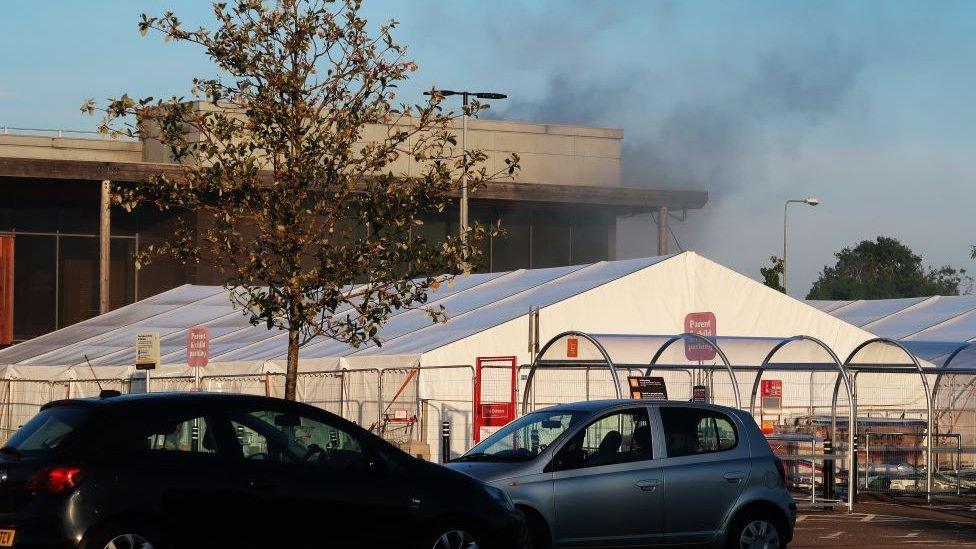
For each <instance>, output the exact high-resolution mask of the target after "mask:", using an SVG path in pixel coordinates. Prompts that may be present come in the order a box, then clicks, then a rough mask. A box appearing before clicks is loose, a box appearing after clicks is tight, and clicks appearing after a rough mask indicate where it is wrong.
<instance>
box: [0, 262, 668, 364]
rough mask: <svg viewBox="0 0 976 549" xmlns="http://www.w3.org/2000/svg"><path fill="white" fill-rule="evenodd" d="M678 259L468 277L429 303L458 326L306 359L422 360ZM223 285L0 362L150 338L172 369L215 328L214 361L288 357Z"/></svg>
mask: <svg viewBox="0 0 976 549" xmlns="http://www.w3.org/2000/svg"><path fill="white" fill-rule="evenodd" d="M669 257H671V256H665V257H651V258H640V259H632V260H626V261H609V262H607V261H604V262H600V263H594V264H591V265H575V266H569V267H555V268H550V269H533V270H527V269H521V270H517V271H512V272H508V273H484V274H473V275H470V276H466V277H458V278H457V279H456V280H455V281H454V283H453V284H445V285H443V286H442V287H441V288H440V289H439V290H437V291H435V292H433V293H432V294H431V298H430V300H429V302H428V305H443V306H444V307H445V308H446V312H447V314H448V316H449V317H450V320H449V321H447V322H446V323H441V324H433V323H432V322H431V320H430V317H429V316H428V315H427V314H426V313H424V312H423V311H420V310H412V311H397V312H395V313H394V315H393V316H392V317H391V318H390V320H389V321H388V322H387V323H386V324H385V325H384V326H383V328H382V329H381V330H380V332H379V337H380V339H381V340H382V341H384V345H383V346H382V347H376V346H365V347H361V348H359V349H355V348H352V347H349V346H347V345H344V344H340V343H337V342H335V341H332V340H326V339H323V340H322V341H321V342H314V343H311V344H309V345H308V346H306V347H305V348H303V349H302V355H301V356H302V358H303V359H317V358H326V357H347V356H351V355H356V356H371V355H372V356H375V355H382V356H387V355H411V354H420V353H423V352H425V351H428V350H432V349H436V348H439V347H442V346H444V345H447V344H449V343H452V342H454V341H458V340H460V339H463V338H465V337H467V336H470V335H472V334H476V333H479V332H481V331H484V330H486V329H488V328H491V327H493V326H496V325H499V324H502V323H504V322H507V321H510V320H513V319H515V318H518V317H520V316H523V315H525V314H526V312H527V311H528V308H529V306H530V305H532V306H536V307H545V306H547V305H551V304H553V303H557V302H559V301H562V300H565V299H568V298H570V297H572V296H574V295H577V294H579V293H581V292H585V291H587V290H591V289H593V288H596V287H599V286H601V285H603V284H606V283H609V282H611V281H613V280H616V279H619V278H622V277H625V276H627V275H629V274H631V273H634V272H636V271H639V270H641V269H645V268H647V267H650V266H652V265H655V264H657V263H659V262H662V261H665V260H667V259H668V258H669ZM230 292H231V291H230V290H227V289H225V288H222V287H219V286H193V285H184V286H180V287H177V288H174V289H172V290H169V291H166V292H163V293H161V294H158V295H156V296H153V297H150V298H147V299H144V300H142V301H139V302H137V303H133V304H131V305H127V306H125V307H122V308H120V309H117V310H115V311H112V312H110V313H107V314H104V315H101V316H97V317H94V318H91V319H89V320H86V321H84V322H80V323H78V324H75V325H72V326H68V327H66V328H63V329H61V330H58V331H55V332H52V333H50V334H47V335H44V336H41V337H38V338H35V339H32V340H29V341H26V342H24V343H20V344H18V345H14V346H13V347H10V348H8V349H4V350H2V351H0V365H3V364H16V365H31V366H33V365H50V366H55V365H57V366H61V367H69V366H74V365H80V364H84V362H85V355H87V356H88V358H89V359H90V360H91V362H92V364H94V365H95V366H107V365H130V364H133V363H134V362H135V351H134V348H133V347H134V341H135V337H136V334H138V333H140V332H147V331H155V332H158V333H159V335H160V352H161V355H162V362H163V364H182V363H185V362H186V357H185V344H186V330H187V329H188V328H190V327H193V326H206V327H208V328H209V329H210V334H211V339H212V341H211V345H210V354H211V358H210V360H211V361H212V362H221V363H223V362H243V361H260V360H272V359H276V358H281V357H283V356H284V355H285V353H286V344H287V341H286V340H287V338H286V336H285V334H284V333H283V332H280V331H276V330H267V329H266V328H264V327H263V326H252V325H251V324H250V322H249V321H248V316H247V315H246V314H244V312H243V311H242V310H240V309H239V308H238V307H236V306H235V305H234V304H233V303H232V301H231V293H230Z"/></svg>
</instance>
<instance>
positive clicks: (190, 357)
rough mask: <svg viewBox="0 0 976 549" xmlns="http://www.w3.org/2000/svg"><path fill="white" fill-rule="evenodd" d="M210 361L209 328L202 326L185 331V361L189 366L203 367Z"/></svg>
mask: <svg viewBox="0 0 976 549" xmlns="http://www.w3.org/2000/svg"><path fill="white" fill-rule="evenodd" d="M209 361H210V330H209V329H208V328H206V327H203V326H198V327H196V328H190V330H189V331H187V332H186V363H187V365H188V366H190V367H191V368H203V367H204V366H206V365H207V362H209Z"/></svg>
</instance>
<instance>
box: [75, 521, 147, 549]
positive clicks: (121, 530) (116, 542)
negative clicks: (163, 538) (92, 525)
mask: <svg viewBox="0 0 976 549" xmlns="http://www.w3.org/2000/svg"><path fill="white" fill-rule="evenodd" d="M160 547H163V545H162V544H161V543H160V539H159V535H158V533H157V532H156V529H155V528H153V527H152V526H149V525H148V524H145V523H142V522H137V521H118V522H112V523H109V524H105V525H103V526H99V527H97V528H96V529H95V530H94V531H93V532H92V534H91V535H90V536H88V538H87V539H86V540H85V543H84V544H83V545H82V548H83V549H160Z"/></svg>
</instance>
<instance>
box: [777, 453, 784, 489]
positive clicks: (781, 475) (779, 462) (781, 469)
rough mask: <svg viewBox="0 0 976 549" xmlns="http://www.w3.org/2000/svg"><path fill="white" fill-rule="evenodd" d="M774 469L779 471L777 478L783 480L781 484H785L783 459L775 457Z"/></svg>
mask: <svg viewBox="0 0 976 549" xmlns="http://www.w3.org/2000/svg"><path fill="white" fill-rule="evenodd" d="M775 461H776V471H778V472H779V478H780V479H782V480H783V484H786V466H785V465H783V460H781V459H779V458H776V460H775Z"/></svg>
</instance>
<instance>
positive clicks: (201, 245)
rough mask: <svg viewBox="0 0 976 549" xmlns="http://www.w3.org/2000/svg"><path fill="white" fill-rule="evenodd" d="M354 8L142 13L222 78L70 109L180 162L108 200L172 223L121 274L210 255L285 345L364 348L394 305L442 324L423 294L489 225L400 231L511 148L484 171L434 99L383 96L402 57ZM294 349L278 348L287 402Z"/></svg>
mask: <svg viewBox="0 0 976 549" xmlns="http://www.w3.org/2000/svg"><path fill="white" fill-rule="evenodd" d="M360 6H361V2H359V1H357V0H342V1H335V2H334V1H331V0H277V1H269V2H262V1H260V0H238V1H237V2H233V3H227V2H214V3H213V13H214V15H215V18H216V24H215V27H214V28H213V29H212V30H207V29H196V30H192V31H191V30H187V29H184V28H183V26H182V22H181V21H180V20H179V19H178V18H177V17H176V16H175V15H174V14H173V13H171V12H167V13H164V14H163V15H162V16H161V17H148V16H145V15H143V16H142V18H141V20H140V22H139V29H140V32H143V33H148V32H149V31H154V32H156V33H160V34H162V35H163V38H164V40H166V41H170V40H172V41H186V42H190V43H193V44H196V45H197V46H199V47H200V49H201V51H202V53H203V54H204V55H206V56H207V57H208V58H210V59H211V60H213V62H214V64H215V65H216V68H217V69H218V71H222V73H223V75H222V76H221V77H220V78H202V77H201V78H195V79H193V82H192V93H193V97H194V98H195V99H197V100H198V101H196V102H187V101H185V100H184V98H182V97H171V98H169V99H165V100H163V99H153V98H143V99H133V98H131V97H130V96H128V95H127V94H123V95H121V96H120V97H119V98H118V99H110V100H109V101H108V102H107V104H106V105H105V106H104V107H101V108H99V107H97V106H96V105H95V103H94V102H93V101H88V102H86V103H85V104H84V105H83V106H82V110H83V111H84V112H87V113H89V114H94V113H95V112H96V111H99V112H101V113H102V114H103V120H102V123H101V124H100V127H101V128H102V129H103V130H104V131H105V132H106V133H109V134H112V135H129V136H139V137H141V138H143V139H146V140H148V141H151V142H157V143H158V144H159V145H161V146H163V147H164V148H165V149H166V150H167V151H168V152H169V154H170V156H171V157H172V159H173V160H174V161H175V162H179V163H181V164H182V166H183V173H182V177H180V178H166V177H163V176H158V177H154V178H151V179H150V180H148V181H144V182H140V183H137V184H135V185H132V186H128V187H125V188H120V189H117V191H116V192H117V199H116V200H117V202H118V203H120V204H123V205H124V206H125V207H126V208H127V209H131V208H135V207H138V206H140V205H143V204H149V205H152V206H154V207H156V208H159V209H161V210H164V211H171V212H174V213H176V214H178V215H179V216H180V217H179V219H180V223H179V224H178V226H177V228H176V229H175V230H174V232H173V234H172V235H171V238H169V239H168V241H167V242H166V243H164V244H163V245H159V246H156V247H153V248H150V249H147V250H146V251H147V252H150V253H147V254H144V255H145V257H143V254H140V258H139V259H138V261H139V264H140V265H146V264H148V263H147V262H148V261H150V258H149V257H148V256H149V255H160V254H161V255H165V256H168V257H171V258H174V259H176V260H178V261H181V262H192V261H200V260H203V261H207V262H212V263H213V265H214V267H216V269H217V270H218V272H219V273H221V276H222V277H223V278H224V280H225V282H226V284H227V285H228V286H229V287H233V288H235V291H234V292H233V296H234V301H235V302H236V303H238V304H239V305H240V306H241V308H242V310H243V311H245V312H246V314H248V315H249V319H250V322H251V323H252V324H254V325H264V326H267V327H268V328H269V329H279V330H284V331H287V332H289V343H290V345H296V346H301V345H305V344H308V343H309V342H311V341H314V340H317V339H319V338H329V339H334V340H337V341H341V342H344V343H348V344H350V345H353V346H361V345H368V344H374V345H381V344H382V341H381V340H380V339H379V337H378V334H379V328H380V327H381V326H382V324H383V323H385V322H386V321H387V320H388V319H389V318H390V316H391V315H392V314H394V313H395V312H396V311H398V310H402V309H412V308H421V309H423V310H424V311H425V313H426V314H428V315H429V316H430V317H431V319H432V321H433V322H443V321H445V320H446V318H447V311H445V310H444V309H443V307H440V306H430V305H428V303H429V302H430V297H431V293H432V292H436V291H437V289H438V288H439V287H440V286H441V285H442V284H443V283H444V282H448V283H450V282H451V279H452V278H453V277H454V276H457V275H458V274H461V273H466V272H468V271H470V269H471V266H472V265H473V264H474V263H475V262H477V261H478V259H479V257H480V253H481V252H480V250H481V247H480V242H481V240H482V239H483V238H485V237H486V236H487V235H490V234H492V233H493V231H496V230H497V228H487V227H483V226H480V225H475V226H474V227H472V228H471V229H470V231H469V232H468V233H467V234H466V235H463V237H462V235H455V236H452V237H450V238H448V239H447V240H446V241H444V242H429V241H427V240H426V239H424V238H423V237H422V236H420V235H419V234H418V233H417V232H416V229H415V228H416V227H418V226H420V225H422V223H423V222H422V217H423V216H424V215H427V214H429V213H430V212H438V211H443V210H444V209H445V207H446V205H447V204H448V202H449V201H450V200H451V199H450V196H451V195H452V194H453V193H454V192H456V190H457V189H458V187H459V182H460V181H461V180H462V178H463V179H465V180H466V182H467V185H468V187H469V189H470V190H471V191H472V192H474V191H476V190H477V189H478V188H479V187H481V186H483V185H485V184H487V183H489V182H490V181H492V180H493V179H495V178H498V177H508V176H511V175H513V174H514V173H516V171H517V170H518V162H519V159H518V157H517V156H515V155H513V156H511V157H510V158H507V159H505V163H504V167H503V168H501V169H500V170H498V171H497V172H489V170H488V169H487V167H486V163H487V161H488V156H487V155H486V154H485V153H484V152H482V151H459V150H458V149H457V136H456V135H455V131H454V129H453V128H454V127H455V124H454V120H455V119H456V118H457V117H458V116H459V113H455V112H445V111H444V109H443V108H442V106H441V103H442V101H443V99H444V98H443V96H442V95H440V94H432V95H431V96H430V97H429V98H428V101H427V103H425V104H419V105H411V106H408V105H403V104H401V105H397V104H394V103H393V101H395V100H396V94H395V90H396V89H397V87H398V85H399V83H400V82H402V81H404V80H405V79H407V78H408V77H409V76H410V75H411V74H412V73H413V72H414V71H416V70H417V65H416V63H414V62H413V61H412V60H409V59H405V57H404V52H405V51H406V48H405V47H403V46H401V45H399V44H397V43H396V42H395V41H394V40H393V38H392V36H391V35H390V29H392V28H394V27H395V26H396V23H395V22H390V23H389V24H387V25H384V26H381V27H379V29H378V30H377V31H375V34H374V35H371V34H370V31H369V30H368V29H369V27H368V25H367V24H366V21H365V19H363V18H362V17H361V16H360V14H359V9H360ZM482 108H484V107H483V106H482V105H480V104H478V103H477V102H475V103H474V104H473V105H470V106H469V107H468V114H469V115H471V116H476V115H477V113H478V112H479V111H480V110H481V109H482ZM297 357H298V349H297V348H295V349H294V352H292V349H290V350H289V364H288V377H287V380H286V388H287V390H286V394H287V395H288V396H290V397H293V396H294V379H295V377H294V374H295V372H297ZM292 358H294V363H293V361H292Z"/></svg>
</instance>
